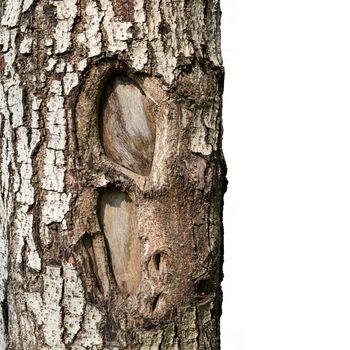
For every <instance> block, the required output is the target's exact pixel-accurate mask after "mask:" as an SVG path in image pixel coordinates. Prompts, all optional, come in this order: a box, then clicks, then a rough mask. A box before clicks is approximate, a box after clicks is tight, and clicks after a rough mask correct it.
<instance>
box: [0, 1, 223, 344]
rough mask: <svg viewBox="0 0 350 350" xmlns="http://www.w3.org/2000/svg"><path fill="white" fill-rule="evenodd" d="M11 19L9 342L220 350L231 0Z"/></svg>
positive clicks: (1, 293) (1, 56) (5, 209)
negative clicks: (224, 56) (224, 22)
mask: <svg viewBox="0 0 350 350" xmlns="http://www.w3.org/2000/svg"><path fill="white" fill-rule="evenodd" d="M0 15H1V18H0V23H1V25H0V73H1V80H0V131H1V144H0V167H1V173H0V192H1V193H0V194H1V195H0V309H1V310H0V311H1V312H0V349H6V348H7V349H55V350H56V349H57V350H59V349H76V350H78V349H79V350H81V349H132V350H133V349H143V350H151V349H164V350H165V349H178V350H191V349H195V350H199V349H203V350H204V349H219V348H220V341H219V338H220V337H219V319H220V313H221V289H220V282H221V278H222V273H221V269H222V196H223V192H224V190H225V180H224V176H225V165H224V160H223V156H222V152H221V134H222V130H221V95H222V80H223V68H222V60H221V56H220V31H219V25H220V9H219V1H218V0H210V1H206V0H193V1H190V2H189V1H185V0H179V1H175V2H174V1H170V0H133V1H131V0H125V1H124V0H123V1H122V0H74V1H72V0H62V1H58V0H39V1H33V0H7V1H3V2H0ZM111 82H112V83H111Z"/></svg>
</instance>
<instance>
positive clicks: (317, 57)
mask: <svg viewBox="0 0 350 350" xmlns="http://www.w3.org/2000/svg"><path fill="white" fill-rule="evenodd" d="M221 7H222V12H223V17H222V39H223V43H222V46H223V55H224V64H225V68H226V83H225V94H224V116H223V119H224V152H225V156H226V160H227V164H228V179H229V188H228V192H227V194H226V196H225V212H224V215H225V217H224V220H225V265H224V272H225V278H224V283H223V289H224V304H223V317H222V328H221V329H222V349H223V350H265V349H267V350H289V349H291V350H313V349H315V350H325V349H329V350H342V349H346V350H349V349H350V2H349V1H348V0H347V1H341V0H332V1H323V0H318V1H313V0H293V1H291V0H264V1H262V0H221Z"/></svg>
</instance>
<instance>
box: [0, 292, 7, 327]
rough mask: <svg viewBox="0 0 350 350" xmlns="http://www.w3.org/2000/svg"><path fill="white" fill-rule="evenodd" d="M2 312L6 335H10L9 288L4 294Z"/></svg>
mask: <svg viewBox="0 0 350 350" xmlns="http://www.w3.org/2000/svg"><path fill="white" fill-rule="evenodd" d="M1 311H2V318H3V320H4V330H5V334H7V333H8V323H9V312H8V311H9V309H8V302H7V287H6V288H5V292H4V300H3V301H2V302H1Z"/></svg>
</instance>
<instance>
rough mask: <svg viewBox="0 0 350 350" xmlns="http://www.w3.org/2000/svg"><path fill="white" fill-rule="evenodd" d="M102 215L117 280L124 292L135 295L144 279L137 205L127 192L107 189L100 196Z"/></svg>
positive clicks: (100, 214) (101, 221)
mask: <svg viewBox="0 0 350 350" xmlns="http://www.w3.org/2000/svg"><path fill="white" fill-rule="evenodd" d="M99 217H100V223H101V226H102V229H103V232H104V234H105V237H106V239H107V242H108V248H109V252H110V258H111V265H112V269H113V274H114V277H115V280H116V283H117V285H118V287H119V288H120V290H121V291H122V292H123V293H125V294H135V293H136V291H137V287H138V285H139V283H140V279H141V270H140V242H139V239H138V236H137V232H136V212H135V205H134V203H133V202H132V201H131V199H130V197H129V196H128V195H127V194H126V193H124V192H121V191H109V192H105V193H104V194H103V195H102V196H101V199H100V205H99Z"/></svg>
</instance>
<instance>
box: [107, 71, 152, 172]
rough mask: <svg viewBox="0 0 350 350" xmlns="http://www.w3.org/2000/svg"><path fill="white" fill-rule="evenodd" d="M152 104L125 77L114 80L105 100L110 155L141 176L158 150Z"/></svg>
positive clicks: (146, 170) (108, 153) (149, 166)
mask: <svg viewBox="0 0 350 350" xmlns="http://www.w3.org/2000/svg"><path fill="white" fill-rule="evenodd" d="M150 103H151V101H150V100H149V99H148V98H147V97H146V96H145V95H144V94H143V92H142V91H141V90H140V89H139V88H138V87H137V86H136V85H135V84H134V83H133V82H132V81H131V80H130V79H128V78H125V77H115V78H113V79H111V80H110V81H109V82H108V83H107V86H106V88H105V90H104V93H103V96H102V99H101V110H100V136H101V141H102V146H103V148H104V150H105V153H106V155H107V156H108V157H109V158H111V159H112V160H113V161H115V162H116V163H118V164H120V165H122V166H124V167H125V168H128V169H130V170H132V171H134V172H135V173H138V174H141V175H148V174H149V173H150V171H151V166H152V158H153V153H154V143H155V127H154V123H153V122H152V120H151V116H150V108H149V106H150Z"/></svg>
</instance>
